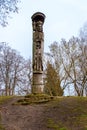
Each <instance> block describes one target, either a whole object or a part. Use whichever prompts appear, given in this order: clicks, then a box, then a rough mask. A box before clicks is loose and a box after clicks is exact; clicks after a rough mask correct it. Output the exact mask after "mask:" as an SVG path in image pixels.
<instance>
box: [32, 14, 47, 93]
mask: <svg viewBox="0 0 87 130" xmlns="http://www.w3.org/2000/svg"><path fill="white" fill-rule="evenodd" d="M31 18H32V27H33V50H32V51H33V59H32V62H33V65H32V66H33V81H32V93H43V88H44V84H43V51H44V33H43V24H44V20H45V15H44V14H43V13H41V12H37V13H35V14H33V16H32V17H31Z"/></svg>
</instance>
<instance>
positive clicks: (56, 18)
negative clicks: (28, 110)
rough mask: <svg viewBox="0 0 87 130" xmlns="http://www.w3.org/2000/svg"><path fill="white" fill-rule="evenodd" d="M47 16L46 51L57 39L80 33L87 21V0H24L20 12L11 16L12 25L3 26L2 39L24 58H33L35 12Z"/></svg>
mask: <svg viewBox="0 0 87 130" xmlns="http://www.w3.org/2000/svg"><path fill="white" fill-rule="evenodd" d="M38 11H39V12H42V13H44V14H45V15H46V19H45V23H44V26H43V29H44V35H45V38H44V51H45V52H47V51H48V46H49V45H50V44H51V43H53V42H54V41H57V42H60V41H61V38H65V39H66V40H68V39H69V38H71V37H72V36H73V35H74V36H78V33H79V29H80V28H81V27H82V26H83V24H84V23H85V22H86V21H87V0H21V3H20V4H19V14H14V15H12V19H10V20H9V25H8V26H7V27H5V28H3V27H1V26H0V42H7V43H9V45H10V46H11V47H12V48H14V49H16V50H17V51H19V52H20V54H21V55H22V56H23V57H25V58H30V57H32V21H31V16H32V15H33V14H34V13H35V12H38Z"/></svg>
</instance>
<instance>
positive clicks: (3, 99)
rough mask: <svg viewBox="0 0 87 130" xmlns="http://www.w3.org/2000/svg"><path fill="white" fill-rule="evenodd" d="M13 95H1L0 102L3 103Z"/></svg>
mask: <svg viewBox="0 0 87 130" xmlns="http://www.w3.org/2000/svg"><path fill="white" fill-rule="evenodd" d="M12 97H13V96H0V104H3V103H4V102H6V101H7V100H8V99H11V98H12Z"/></svg>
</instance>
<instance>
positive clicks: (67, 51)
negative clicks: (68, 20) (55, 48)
mask: <svg viewBox="0 0 87 130" xmlns="http://www.w3.org/2000/svg"><path fill="white" fill-rule="evenodd" d="M84 47H85V44H83V43H82V41H81V40H80V39H78V38H75V37H73V38H71V39H70V40H69V42H66V41H62V50H61V51H62V53H61V55H62V56H61V57H62V64H63V68H64V71H65V73H66V76H67V85H70V86H73V87H74V89H75V92H76V93H77V95H78V96H83V95H84V91H85V87H86V86H87V82H86V78H87V77H86V73H84V72H86V69H87V68H86V66H85V67H83V66H84V65H86V64H87V63H86V62H87V60H86V57H85V55H86V54H84V53H83V52H84ZM85 49H86V48H85ZM86 51H87V50H86ZM84 58H85V60H84ZM83 61H84V63H83ZM82 64H84V65H83V66H82ZM82 68H84V69H85V71H84V69H82Z"/></svg>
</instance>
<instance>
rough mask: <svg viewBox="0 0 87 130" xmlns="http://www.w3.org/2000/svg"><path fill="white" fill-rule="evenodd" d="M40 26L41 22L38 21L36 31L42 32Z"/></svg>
mask: <svg viewBox="0 0 87 130" xmlns="http://www.w3.org/2000/svg"><path fill="white" fill-rule="evenodd" d="M42 25H43V23H42V22H41V21H38V22H37V23H36V30H37V31H39V32H42V31H43V28H42Z"/></svg>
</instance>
